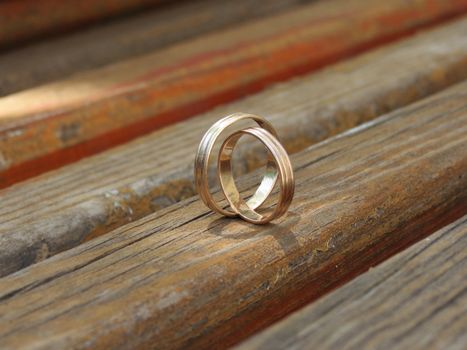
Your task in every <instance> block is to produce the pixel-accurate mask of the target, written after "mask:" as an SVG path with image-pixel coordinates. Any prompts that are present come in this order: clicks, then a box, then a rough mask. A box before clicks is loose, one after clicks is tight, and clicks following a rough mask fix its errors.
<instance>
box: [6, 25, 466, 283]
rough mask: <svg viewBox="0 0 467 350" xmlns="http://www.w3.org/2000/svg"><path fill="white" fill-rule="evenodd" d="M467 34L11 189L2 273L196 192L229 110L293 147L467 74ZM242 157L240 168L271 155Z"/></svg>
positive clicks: (361, 65)
mask: <svg viewBox="0 0 467 350" xmlns="http://www.w3.org/2000/svg"><path fill="white" fill-rule="evenodd" d="M465 32H467V20H461V21H458V22H456V23H453V24H451V25H449V26H446V27H444V28H440V29H437V30H433V31H430V32H427V33H424V34H421V35H418V36H415V37H413V38H411V39H408V40H406V41H403V42H400V43H397V44H394V45H391V46H387V47H385V48H382V49H379V50H376V51H374V52H372V53H368V54H365V55H363V56H360V57H358V58H355V59H353V60H350V61H346V62H343V63H341V64H338V65H336V66H334V67H332V68H329V69H326V70H324V71H322V72H320V73H317V74H314V75H309V76H306V77H304V78H301V79H296V80H294V81H291V82H288V83H285V84H281V85H277V86H276V87H274V88H271V89H269V90H266V91H264V92H262V93H259V94H257V95H255V96H251V97H249V98H246V99H244V100H241V101H238V102H236V103H233V104H230V105H226V106H223V107H221V108H218V109H215V110H213V111H212V112H209V113H207V114H204V115H200V116H198V117H195V118H193V119H190V120H187V121H185V122H183V123H179V124H176V125H173V126H171V127H168V128H165V129H162V130H160V131H156V132H154V133H153V134H151V135H148V136H146V137H144V138H141V139H139V140H136V141H134V142H132V143H131V144H127V145H124V146H122V147H118V148H116V149H114V150H111V151H107V152H105V153H103V154H102V155H98V156H95V157H91V158H88V159H85V160H82V161H80V162H78V163H76V164H73V165H70V166H68V167H65V168H63V169H60V170H58V171H55V172H52V173H49V174H45V175H43V176H41V177H38V178H36V179H34V180H31V181H28V182H25V183H22V184H18V185H16V186H13V187H11V188H9V189H5V190H3V191H1V192H0V201H1V203H2V206H0V275H5V274H8V273H11V272H13V271H16V270H18V269H20V268H22V267H25V266H28V265H30V264H33V263H35V262H37V261H40V260H43V259H45V258H47V257H49V256H51V255H54V254H56V253H58V252H60V251H63V250H65V249H69V248H71V247H74V246H76V245H78V244H80V243H82V242H83V241H85V240H88V239H91V238H93V237H96V236H98V235H100V234H103V233H105V232H108V231H110V230H111V229H113V228H115V227H118V226H121V225H123V224H125V223H128V222H129V221H133V220H136V219H138V218H141V217H142V216H144V215H147V214H149V213H152V212H154V211H157V210H159V209H161V208H164V207H167V206H169V205H171V204H173V203H175V202H178V201H180V200H182V199H185V198H189V197H191V196H193V195H194V193H195V192H194V188H193V178H192V174H193V168H192V164H193V160H194V153H195V151H196V148H197V146H198V143H199V141H200V139H201V137H202V135H203V133H204V132H205V131H206V130H207V129H208V128H209V126H210V125H211V124H212V123H214V122H215V121H216V120H218V119H219V118H220V117H221V116H224V115H227V114H230V113H233V112H238V111H245V112H251V113H256V114H259V115H262V116H265V117H267V118H268V119H269V120H270V121H271V122H272V123H273V124H274V126H275V127H276V128H277V129H278V131H279V135H280V137H281V141H282V143H283V144H284V145H285V147H286V149H287V150H288V151H289V152H292V153H293V152H297V151H300V150H302V149H304V148H306V147H308V146H309V145H311V144H313V143H316V142H318V141H321V140H323V139H325V138H328V137H330V136H332V135H335V134H337V133H339V132H342V131H344V130H346V129H349V128H351V127H353V126H356V125H359V124H361V123H363V122H364V121H367V120H370V119H373V118H374V117H376V116H378V115H382V114H384V113H386V112H388V111H391V110H393V109H395V108H399V107H401V106H404V105H407V104H409V103H411V102H413V101H415V100H417V99H420V98H422V97H424V96H427V95H429V94H431V93H433V92H436V91H439V90H440V89H442V88H444V87H446V86H448V85H450V84H452V83H454V82H456V81H459V80H460V79H465V78H467V41H466V40H465V36H464V34H463V33H465ZM388 72H390V73H391V74H388ZM247 146H248V145H247ZM236 154H238V156H239V157H238V158H239V159H238V160H237V161H236V163H235V166H236V168H237V169H238V171H239V173H246V172H248V171H251V170H252V169H255V168H257V167H258V166H259V165H261V160H264V150H263V148H258V147H243V148H239V149H238V153H236Z"/></svg>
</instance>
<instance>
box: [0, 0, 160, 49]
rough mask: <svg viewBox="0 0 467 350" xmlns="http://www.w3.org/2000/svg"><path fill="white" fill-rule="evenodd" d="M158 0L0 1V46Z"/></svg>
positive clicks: (15, 43) (155, 2) (117, 13)
mask: <svg viewBox="0 0 467 350" xmlns="http://www.w3.org/2000/svg"><path fill="white" fill-rule="evenodd" d="M160 2H161V0H118V1H116V0H104V1H102V0H101V1H94V0H68V1H61V0H15V1H11V0H10V1H2V2H1V3H0V23H1V24H2V25H1V26H0V48H5V47H10V46H14V45H18V44H20V43H23V42H24V41H26V40H31V39H37V38H39V37H42V36H44V35H47V34H54V33H57V32H62V31H66V30H69V29H73V28H76V27H78V26H82V25H85V24H89V23H93V22H96V21H98V20H101V19H106V18H109V17H112V16H115V15H119V14H122V13H125V12H128V11H135V10H139V9H143V8H145V7H148V6H149V5H153V4H157V3H160Z"/></svg>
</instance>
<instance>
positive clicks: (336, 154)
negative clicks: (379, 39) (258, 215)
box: [0, 82, 467, 349]
mask: <svg viewBox="0 0 467 350" xmlns="http://www.w3.org/2000/svg"><path fill="white" fill-rule="evenodd" d="M466 101H467V82H465V83H462V84H460V85H457V86H454V87H452V88H450V89H448V90H445V91H444V92H443V93H440V94H437V95H434V96H432V97H431V98H428V99H426V100H423V101H420V102H418V103H415V104H413V105H410V106H408V107H405V108H402V109H399V110H397V111H395V112H393V113H390V114H388V115H386V116H384V117H380V118H378V119H376V120H374V121H373V122H369V123H367V124H364V125H362V126H361V127H359V128H354V129H352V130H350V131H348V132H346V133H343V134H341V135H339V136H337V137H335V138H332V139H330V140H328V141H325V142H322V143H320V144H318V145H315V146H313V147H310V148H307V149H306V150H304V151H302V152H300V153H298V154H296V155H294V156H293V157H292V162H293V164H294V168H295V175H296V180H297V187H296V196H295V198H294V202H293V205H292V207H291V209H290V212H289V213H288V215H287V216H286V217H283V218H281V219H280V220H278V221H277V222H275V223H274V224H271V225H266V226H255V225H250V224H247V223H245V222H243V221H241V220H235V219H233V220H232V219H227V218H221V217H219V216H218V215H216V214H214V213H212V212H209V211H208V210H207V209H205V207H204V206H203V204H202V203H201V202H200V201H199V199H198V198H197V197H192V198H190V199H188V200H186V201H184V202H182V203H179V204H176V205H174V206H171V207H169V208H167V209H164V210H163V211H161V212H159V213H156V214H153V215H149V216H147V217H145V218H143V219H141V220H138V221H136V222H134V223H131V224H128V225H126V226H122V227H121V228H119V229H117V230H115V231H113V232H111V233H108V234H106V235H104V236H102V237H99V238H97V239H95V240H92V241H89V242H87V243H85V244H83V245H80V246H78V247H76V248H74V249H71V250H68V251H67V252H64V253H62V254H59V255H57V256H55V257H53V258H51V259H48V260H46V261H43V262H41V263H38V264H35V265H33V266H30V267H29V268H27V269H23V270H21V271H19V272H17V273H15V274H12V275H10V276H7V277H4V278H3V279H0V300H1V303H0V315H1V316H0V346H1V347H2V348H5V349H10V348H11V349H13V348H21V347H31V348H47V349H51V348H52V349H53V348H77V349H79V348H93V349H100V348H105V349H107V348H139V347H141V348H145V347H147V348H149V347H151V348H161V349H165V348H182V347H190V348H210V349H212V348H225V347H227V346H229V345H230V344H233V343H235V342H238V341H240V340H242V339H244V338H245V337H246V336H248V335H250V334H252V333H253V332H254V331H256V330H258V329H261V328H262V327H265V326H267V325H269V324H270V323H271V322H273V321H275V320H277V319H278V318H280V317H283V316H284V315H286V314H287V313H289V312H290V311H292V310H294V309H296V308H297V307H300V306H303V305H304V304H305V303H307V302H309V301H310V300H313V299H316V298H317V297H319V296H321V295H323V294H324V293H325V292H328V291H329V290H330V289H332V288H335V287H337V286H338V285H340V284H342V283H344V282H345V281H347V280H349V279H350V278H352V277H355V276H356V275H357V274H359V273H361V272H363V271H365V270H367V269H368V268H369V267H370V266H372V265H375V264H377V263H379V262H381V261H382V260H384V259H385V258H387V257H388V256H390V255H392V254H394V253H395V252H397V251H400V250H402V249H403V248H405V247H406V246H408V245H410V244H412V243H414V242H415V241H417V240H419V239H421V238H422V237H425V236H426V235H428V234H430V233H432V232H434V231H436V230H437V229H439V228H441V227H443V226H444V225H446V224H447V223H448V222H452V221H454V220H456V219H457V218H459V217H461V216H463V215H465V214H466V213H467V176H466V174H467V153H466V152H465V146H466V144H467V105H466ZM258 180H259V179H258V177H253V178H251V177H250V178H247V179H243V180H241V181H240V182H239V183H240V185H241V186H242V187H243V188H244V189H245V190H246V192H250V193H251V189H252V188H254V187H255V186H256V183H258Z"/></svg>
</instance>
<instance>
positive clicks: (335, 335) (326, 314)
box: [237, 216, 467, 350]
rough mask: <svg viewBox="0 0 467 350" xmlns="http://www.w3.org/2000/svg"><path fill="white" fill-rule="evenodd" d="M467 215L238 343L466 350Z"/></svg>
mask: <svg viewBox="0 0 467 350" xmlns="http://www.w3.org/2000/svg"><path fill="white" fill-rule="evenodd" d="M466 261H467V216H464V217H463V218H461V219H459V220H458V221H457V222H455V223H453V224H451V225H449V226H447V227H445V228H443V229H441V230H440V231H438V232H437V233H435V234H433V235H431V236H429V237H428V238H426V239H425V240H423V241H421V242H419V243H417V244H416V245H414V246H413V247H410V248H409V249H407V250H405V251H404V252H402V253H399V254H398V255H396V256H395V257H393V258H391V259H390V260H388V261H386V262H384V263H383V264H381V265H380V266H377V267H376V268H375V269H372V270H370V271H369V272H367V273H365V274H364V275H362V276H360V277H358V278H356V279H355V280H353V281H352V282H350V283H348V284H346V285H345V286H343V287H341V288H340V289H338V290H337V291H335V292H333V293H331V294H330V295H328V296H326V297H324V298H323V299H321V300H319V301H317V302H316V303H314V304H311V305H310V306H307V307H306V308H304V309H301V310H300V311H298V312H296V313H295V314H293V315H291V316H289V317H287V318H286V319H285V320H283V321H281V322H279V323H278V324H276V325H274V326H272V327H270V328H268V329H267V330H266V331H264V332H263V333H261V334H258V335H257V336H255V337H253V338H252V339H251V340H249V341H246V342H245V343H244V344H242V345H241V346H239V347H238V348H237V349H238V350H240V349H242V350H247V349H268V350H274V349H291V350H292V349H396V348H398V349H463V348H464V347H465V344H467V334H466V332H465V327H466V325H467V294H466V293H465V291H466V281H467V263H466Z"/></svg>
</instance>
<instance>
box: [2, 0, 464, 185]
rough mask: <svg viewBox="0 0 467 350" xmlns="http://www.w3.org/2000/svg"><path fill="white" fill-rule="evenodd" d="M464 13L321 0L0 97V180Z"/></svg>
mask: <svg viewBox="0 0 467 350" xmlns="http://www.w3.org/2000/svg"><path fill="white" fill-rule="evenodd" d="M465 10H467V0H411V1H407V0H393V1H385V2H371V4H369V3H368V1H366V0H350V1H349V0H345V1H343V0H331V1H324V2H315V3H313V4H311V5H308V6H303V7H301V8H299V9H296V10H294V11H291V12H288V13H285V14H281V15H277V16H273V17H270V18H266V19H264V20H259V21H256V22H254V23H249V24H245V25H241V26H239V27H235V28H233V29H230V30H226V31H223V32H217V33H214V34H211V35H207V36H204V37H202V38H199V39H198V40H193V41H191V42H188V43H184V44H180V45H175V46H173V47H171V48H167V49H165V50H158V51H156V52H154V53H150V54H147V55H144V56H142V57H140V58H135V59H132V60H128V61H125V62H123V63H120V64H115V65H111V66H108V67H103V68H101V69H98V70H96V71H90V72H88V73H86V74H85V73H83V74H81V75H77V76H76V77H72V78H69V79H66V80H63V81H60V82H56V83H52V84H49V85H44V86H42V87H38V88H35V89H31V90H27V91H24V92H21V93H17V94H13V95H10V96H7V97H3V98H1V99H0V152H1V156H2V158H3V162H2V164H3V167H2V168H3V170H2V171H1V172H0V186H3V187H4V186H7V185H9V184H12V183H14V182H17V181H20V180H24V179H25V178H28V177H31V176H34V175H37V174H39V173H41V172H44V171H47V170H50V169H53V168H57V167H59V166H61V165H63V164H66V163H70V162H73V161H76V160H77V159H80V158H82V157H84V156H87V155H90V154H93V153H96V152H99V151H102V150H104V149H107V148H109V147H112V146H114V145H116V144H119V143H122V142H125V141H128V140H129V139H132V138H134V137H136V136H140V135H142V134H146V133H148V132H149V131H150V130H154V129H157V128H160V127H162V126H164V125H167V124H171V123H174V122H176V121H179V120H182V119H185V118H187V117H190V116H193V115H195V114H196V113H200V112H202V111H205V110H207V109H210V108H212V107H214V106H216V105H219V104H222V103H225V102H228V101H231V100H234V99H236V98H239V97H241V96H244V95H246V94H249V93H252V92H255V91H258V90H260V89H263V88H264V87H265V86H267V85H269V84H271V83H273V82H277V81H281V80H285V79H288V78H290V77H292V76H296V75H298V74H302V73H305V72H309V71H312V70H314V69H317V68H319V67H322V66H323V65H325V64H329V63H331V62H334V61H336V60H338V59H341V58H344V57H348V56H350V55H352V54H355V53H357V52H361V51H363V50H364V49H367V48H369V47H372V46H375V45H377V44H381V43H386V42H388V41H389V40H392V39H395V38H399V37H401V36H402V35H406V34H408V33H411V32H413V31H414V30H416V29H419V28H421V27H423V26H427V25H430V24H433V23H436V22H439V21H441V20H443V19H446V18H450V17H452V16H454V15H457V14H459V13H464V12H465Z"/></svg>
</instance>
